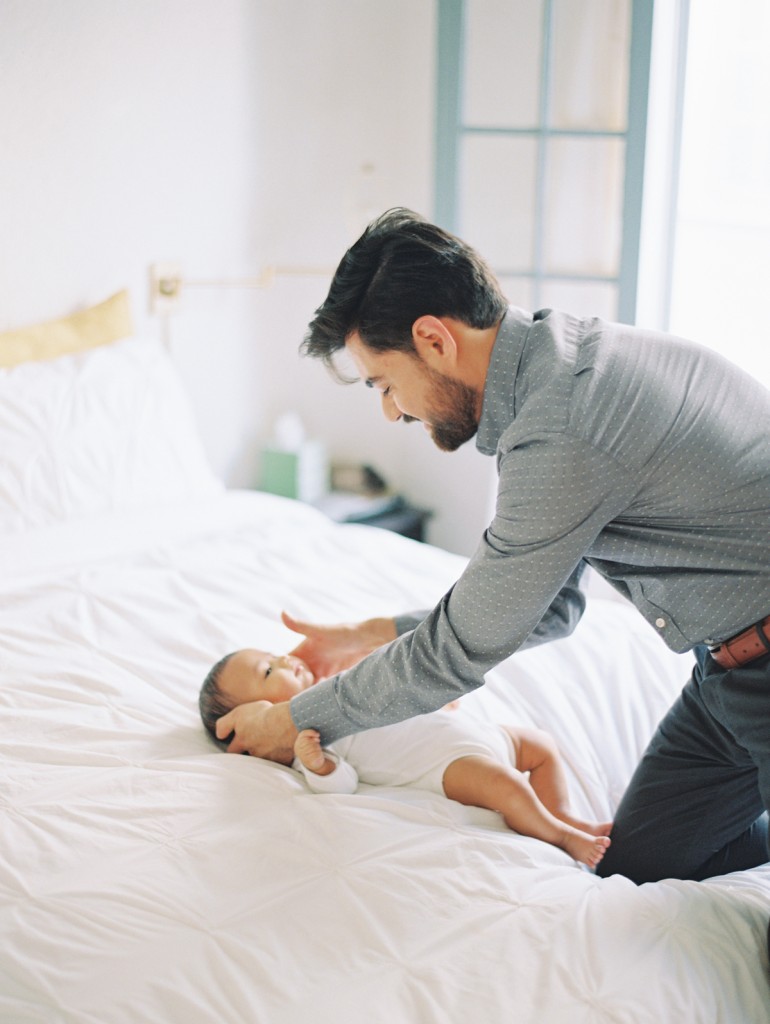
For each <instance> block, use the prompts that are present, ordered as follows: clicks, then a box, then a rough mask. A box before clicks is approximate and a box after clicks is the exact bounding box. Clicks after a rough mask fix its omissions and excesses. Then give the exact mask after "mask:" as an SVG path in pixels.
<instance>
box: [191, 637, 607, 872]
mask: <svg viewBox="0 0 770 1024" xmlns="http://www.w3.org/2000/svg"><path fill="white" fill-rule="evenodd" d="M314 683H315V679H314V677H313V674H312V672H311V671H310V669H309V668H308V666H307V665H306V664H305V662H304V661H302V660H301V659H299V658H297V657H295V656H294V655H291V654H283V655H275V654H270V653H268V652H267V651H259V650H254V649H251V648H246V649H243V650H239V651H235V652H233V653H232V654H228V655H227V656H226V657H224V658H222V659H221V660H220V661H218V662H217V663H216V665H214V667H213V668H212V669H211V671H210V672H209V674H208V676H207V677H206V679H205V681H204V683H203V686H202V688H201V692H200V698H199V706H200V713H201V718H202V720H203V724H204V725H205V726H206V728H207V729H208V731H209V732H210V733H211V735H212V736H213V737H214V738H215V739H219V738H218V737H217V733H216V723H217V720H218V719H220V718H222V717H223V716H225V715H226V714H227V713H228V712H229V711H231V710H232V709H233V708H234V707H236V706H237V705H238V704H246V703H249V702H251V701H258V700H266V701H270V703H273V704H274V703H278V702H280V701H288V700H291V698H292V697H293V696H294V695H295V694H297V693H300V692H301V691H302V690H306V689H307V688H308V687H310V686H313V684H314ZM226 724H227V723H225V725H226ZM220 731H221V727H220ZM220 742H222V741H221V740H220ZM224 742H225V743H226V742H227V741H226V740H225V741H224ZM294 753H295V761H294V764H293V767H294V768H296V769H297V770H299V771H301V772H302V773H303V774H304V776H305V778H306V780H307V782H308V785H309V786H310V788H311V789H312V790H313V791H315V792H333V793H352V792H354V791H355V789H356V787H357V785H358V782H359V781H360V782H364V783H368V784H371V785H384V786H403V785H411V786H413V787H415V788H418V789H427V790H430V791H432V792H435V793H440V794H443V795H445V796H447V797H449V798H450V800H457V801H459V802H460V803H462V804H467V805H472V806H476V807H485V808H487V809H489V810H493V811H497V812H498V813H499V814H501V815H502V817H503V820H504V821H505V824H506V825H507V826H508V827H509V828H510V829H512V830H513V831H515V832H519V833H520V834H522V835H526V836H532V837H533V838H535V839H541V840H542V841H543V842H546V843H551V844H553V845H554V846H558V847H559V848H560V849H562V850H564V851H565V852H566V853H568V854H569V855H570V856H571V857H572V858H573V859H574V860H576V861H579V862H580V863H582V864H586V865H588V867H590V868H595V867H596V865H597V864H598V863H599V861H600V860H601V859H602V857H603V856H604V853H605V851H606V849H607V847H608V846H609V845H610V839H609V833H610V830H611V828H612V823H611V822H605V823H601V824H592V823H590V822H585V821H580V820H578V819H576V818H574V817H572V815H571V814H570V813H569V808H568V802H567V783H566V778H565V775H564V771H563V768H562V765H561V760H560V757H559V753H558V751H557V749H556V745H555V743H554V741H553V739H552V738H551V737H550V736H549V735H548V733H545V732H543V731H541V730H539V729H523V728H514V727H512V726H488V725H482V724H480V723H478V722H476V721H474V720H472V719H470V718H468V717H466V716H464V715H461V714H458V713H456V712H453V710H451V708H450V707H447V708H444V709H442V710H441V711H434V712H432V713H431V714H427V715H420V716H418V717H417V718H410V719H407V720H406V721H404V722H398V723H396V724H395V725H386V726H383V727H381V728H379V729H369V730H367V731H366V732H361V733H356V734H354V735H353V736H346V737H344V738H343V739H341V740H337V741H336V742H335V743H334V744H333V745H331V746H329V747H328V748H325V747H322V746H321V740H320V735H319V733H318V732H316V731H315V730H312V729H305V730H303V731H302V732H300V734H299V736H298V737H297V741H296V744H295V746H294ZM527 776H528V777H527Z"/></svg>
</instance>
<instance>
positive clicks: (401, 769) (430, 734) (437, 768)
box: [293, 710, 516, 796]
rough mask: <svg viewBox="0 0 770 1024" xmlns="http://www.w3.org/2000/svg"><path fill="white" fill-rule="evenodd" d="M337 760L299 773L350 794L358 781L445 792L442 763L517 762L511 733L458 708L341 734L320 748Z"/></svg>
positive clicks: (320, 788)
mask: <svg viewBox="0 0 770 1024" xmlns="http://www.w3.org/2000/svg"><path fill="white" fill-rule="evenodd" d="M324 749H325V750H326V752H327V754H330V755H332V758H333V760H336V761H337V762H338V764H337V767H336V768H335V770H334V771H333V772H331V773H330V774H329V775H316V774H315V773H314V772H311V771H308V770H307V769H305V767H304V766H303V765H302V763H301V762H300V761H299V759H298V758H296V759H295V761H294V764H293V767H294V768H296V769H298V770H299V771H301V772H302V773H303V775H304V776H305V779H306V780H307V783H308V785H309V786H310V788H311V789H312V790H313V791H314V792H316V793H353V792H355V790H356V787H357V785H358V783H359V782H364V783H367V784H369V785H372V786H410V787H412V788H414V789H427V790H430V791H431V792H434V793H439V794H441V795H442V796H443V795H444V789H443V786H442V779H443V777H444V772H445V771H446V769H447V767H448V766H449V765H450V764H451V763H452V761H456V760H457V759H458V758H460V757H468V756H469V755H477V756H482V757H490V758H493V759H494V760H495V761H497V762H499V763H501V764H506V765H510V766H511V767H514V768H515V767H516V755H515V751H514V748H513V742H512V740H511V737H510V736H509V735H508V733H507V732H505V730H504V729H502V728H501V727H500V726H498V725H492V724H489V723H481V722H477V721H476V720H475V719H473V718H471V717H470V716H468V715H467V714H463V712H462V711H461V710H450V711H444V710H441V711H433V712H431V714H428V715H419V716H418V717H416V718H409V719H406V720H405V721H403V722H396V723H395V724H394V725H385V726H381V727H380V728H379V729H368V730H366V731H365V732H360V733H355V734H354V735H352V736H345V737H343V738H342V739H340V740H337V741H336V742H335V743H333V744H331V745H330V746H329V747H325V748H324Z"/></svg>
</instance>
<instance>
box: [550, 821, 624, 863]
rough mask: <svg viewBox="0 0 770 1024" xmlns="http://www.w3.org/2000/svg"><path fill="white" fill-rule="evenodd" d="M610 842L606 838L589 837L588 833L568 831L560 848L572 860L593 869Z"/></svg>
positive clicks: (575, 830)
mask: <svg viewBox="0 0 770 1024" xmlns="http://www.w3.org/2000/svg"><path fill="white" fill-rule="evenodd" d="M611 842H612V840H611V839H609V837H608V836H598V835H591V834H589V833H588V832H580V831H578V830H577V829H574V830H572V829H570V830H569V831H567V832H566V834H565V836H564V840H563V842H562V843H561V847H562V849H563V850H564V851H565V852H566V853H568V854H569V855H570V857H572V858H573V860H576V861H579V862H580V863H581V864H587V865H588V867H589V868H595V867H596V865H597V864H598V863H599V861H600V860H601V859H602V857H604V854H605V853H606V852H607V848H608V847H609V845H610V843H611Z"/></svg>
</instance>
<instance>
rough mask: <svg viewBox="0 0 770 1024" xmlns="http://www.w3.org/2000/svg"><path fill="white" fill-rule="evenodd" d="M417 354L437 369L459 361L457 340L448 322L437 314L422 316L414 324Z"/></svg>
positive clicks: (413, 339) (413, 333)
mask: <svg viewBox="0 0 770 1024" xmlns="http://www.w3.org/2000/svg"><path fill="white" fill-rule="evenodd" d="M412 341H413V342H414V347H415V349H416V350H417V355H418V356H419V357H420V358H421V359H422V360H423V362H425V363H427V364H428V366H431V367H433V369H436V370H439V369H441V370H446V369H447V368H448V367H450V366H453V365H454V364H455V363H456V362H457V341H456V339H455V336H454V334H453V333H452V331H451V330H450V328H449V326H448V324H447V323H446V322H445V321H444V320H442V319H441V318H440V317H437V316H421V317H419V318H418V319H417V320H415V322H414V323H413V324H412Z"/></svg>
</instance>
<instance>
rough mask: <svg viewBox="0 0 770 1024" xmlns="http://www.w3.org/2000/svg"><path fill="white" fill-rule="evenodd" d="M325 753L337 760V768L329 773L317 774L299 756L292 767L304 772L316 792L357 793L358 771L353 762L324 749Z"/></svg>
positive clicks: (330, 758) (308, 782) (306, 779)
mask: <svg viewBox="0 0 770 1024" xmlns="http://www.w3.org/2000/svg"><path fill="white" fill-rule="evenodd" d="M324 754H325V755H326V756H327V757H328V758H329V760H330V761H334V762H335V765H336V767H335V769H334V771H332V772H329V774H328V775H317V774H316V773H315V772H311V771H310V769H309V768H306V767H305V766H304V764H303V763H302V762H301V761H300V759H299V758H298V757H295V758H294V763H293V764H292V768H296V770H297V771H299V772H302V774H303V775H304V776H305V781H306V782H307V784H308V786H309V787H310V789H311V790H312V791H313V792H314V793H355V791H356V790H357V789H358V773H357V772H356V770H355V768H354V767H353V765H352V764H350V763H349V762H348V761H344V760H343V759H342V758H341V757H340V756H339V755H338V754H335V753H334V752H333V751H331V750H326V749H324Z"/></svg>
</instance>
